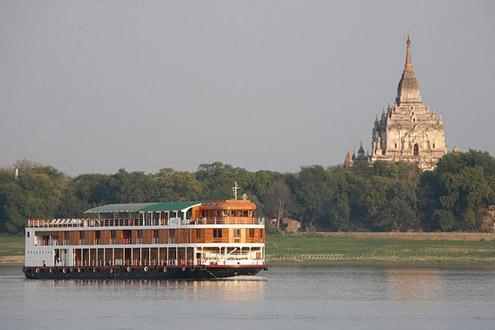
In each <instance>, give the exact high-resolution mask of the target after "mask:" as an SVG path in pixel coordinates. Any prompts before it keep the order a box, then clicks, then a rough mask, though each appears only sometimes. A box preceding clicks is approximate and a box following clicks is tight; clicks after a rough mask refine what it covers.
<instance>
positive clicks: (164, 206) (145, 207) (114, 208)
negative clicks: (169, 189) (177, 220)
mask: <svg viewBox="0 0 495 330" xmlns="http://www.w3.org/2000/svg"><path fill="white" fill-rule="evenodd" d="M198 204H201V201H182V202H156V203H126V204H107V205H102V206H97V207H94V208H92V209H89V210H86V211H84V213H92V214H94V213H117V212H128V213H132V212H167V211H181V210H184V209H188V208H190V207H192V206H194V205H198Z"/></svg>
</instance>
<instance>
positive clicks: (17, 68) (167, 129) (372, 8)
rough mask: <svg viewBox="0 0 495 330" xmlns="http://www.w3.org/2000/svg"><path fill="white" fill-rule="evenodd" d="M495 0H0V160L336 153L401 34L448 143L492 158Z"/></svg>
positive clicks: (294, 159)
mask: <svg viewBox="0 0 495 330" xmlns="http://www.w3.org/2000/svg"><path fill="white" fill-rule="evenodd" d="M494 17H495V1H463V2H459V1H141V0H139V1H121V0H119V1H105V0H102V1H89V0H86V1H18V0H15V1H0V163H2V164H4V165H6V166H8V165H11V164H12V163H13V162H14V161H15V160H17V159H29V160H32V161H37V162H41V163H44V164H49V165H53V166H55V167H56V168H59V169H60V170H62V171H64V172H66V173H68V174H70V175H76V174H79V173H87V172H104V173H113V172H115V171H116V170H117V169H119V168H126V169H127V170H143V171H147V172H154V171H156V170H158V169H160V168H162V167H174V168H176V169H183V170H194V169H196V168H197V166H198V165H199V164H201V163H206V162H212V161H216V160H218V161H222V162H226V163H231V164H233V165H235V166H240V167H245V168H247V169H250V170H258V169H272V170H278V171H296V170H297V169H298V168H299V167H300V166H302V165H309V164H320V165H323V166H328V165H335V164H340V163H342V162H343V160H344V157H345V153H346V151H347V149H348V148H349V147H354V148H356V149H357V147H358V146H359V142H360V141H361V140H363V143H364V145H365V147H366V149H368V150H369V149H370V147H369V145H370V143H371V142H370V141H371V129H372V125H373V122H374V119H375V116H376V115H378V114H380V113H381V112H382V109H383V108H384V107H386V106H387V104H388V103H393V100H394V98H395V96H396V89H397V83H398V81H399V78H400V75H401V73H402V68H403V65H404V56H405V39H406V36H407V33H408V31H410V34H411V39H412V47H413V48H412V52H413V53H412V54H413V58H412V59H413V65H414V68H415V71H416V75H417V78H418V81H419V85H420V88H421V92H422V96H423V100H424V101H425V103H427V104H428V105H429V106H430V107H432V108H434V109H436V111H437V112H438V113H440V114H442V115H443V118H444V120H445V125H446V135H447V144H448V145H449V149H450V148H451V147H452V146H453V144H454V143H456V142H457V143H459V144H460V146H461V147H462V148H464V149H466V148H475V149H482V150H487V151H489V152H490V153H492V154H495V124H494V123H495V18H494Z"/></svg>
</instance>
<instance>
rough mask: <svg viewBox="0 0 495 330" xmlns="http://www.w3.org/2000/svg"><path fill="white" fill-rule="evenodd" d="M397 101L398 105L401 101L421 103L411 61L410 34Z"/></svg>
mask: <svg viewBox="0 0 495 330" xmlns="http://www.w3.org/2000/svg"><path fill="white" fill-rule="evenodd" d="M396 102H397V104H398V105H400V104H401V103H421V94H420V91H419V85H418V81H417V80H416V74H415V73H414V70H413V66H412V61H411V39H410V38H409V35H407V41H406V63H405V64H404V71H403V72H402V77H401V78H400V81H399V86H397V98H396Z"/></svg>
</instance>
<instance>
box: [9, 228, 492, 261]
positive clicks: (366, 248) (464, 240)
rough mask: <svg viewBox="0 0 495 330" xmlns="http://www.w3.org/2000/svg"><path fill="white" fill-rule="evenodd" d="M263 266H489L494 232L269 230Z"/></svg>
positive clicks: (15, 256) (16, 252)
mask: <svg viewBox="0 0 495 330" xmlns="http://www.w3.org/2000/svg"><path fill="white" fill-rule="evenodd" d="M266 254H267V258H266V259H267V263H268V264H269V265H301V266H304V265H347V264H363V265H369V264H376V263H393V264H401V263H404V264H425V265H428V264H429V265H431V264H433V265H436V264H439V265H441V264H457V265H486V266H490V267H495V233H465V232H454V233H361V232H349V233H304V234H294V235H283V234H279V233H271V234H268V235H267V238H266ZM23 256H24V238H23V237H22V236H0V264H22V263H23V260H24V259H23Z"/></svg>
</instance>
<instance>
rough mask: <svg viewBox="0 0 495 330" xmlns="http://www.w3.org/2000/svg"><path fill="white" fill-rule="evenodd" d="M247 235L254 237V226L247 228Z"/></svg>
mask: <svg viewBox="0 0 495 330" xmlns="http://www.w3.org/2000/svg"><path fill="white" fill-rule="evenodd" d="M249 237H251V238H253V237H254V228H249Z"/></svg>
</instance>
